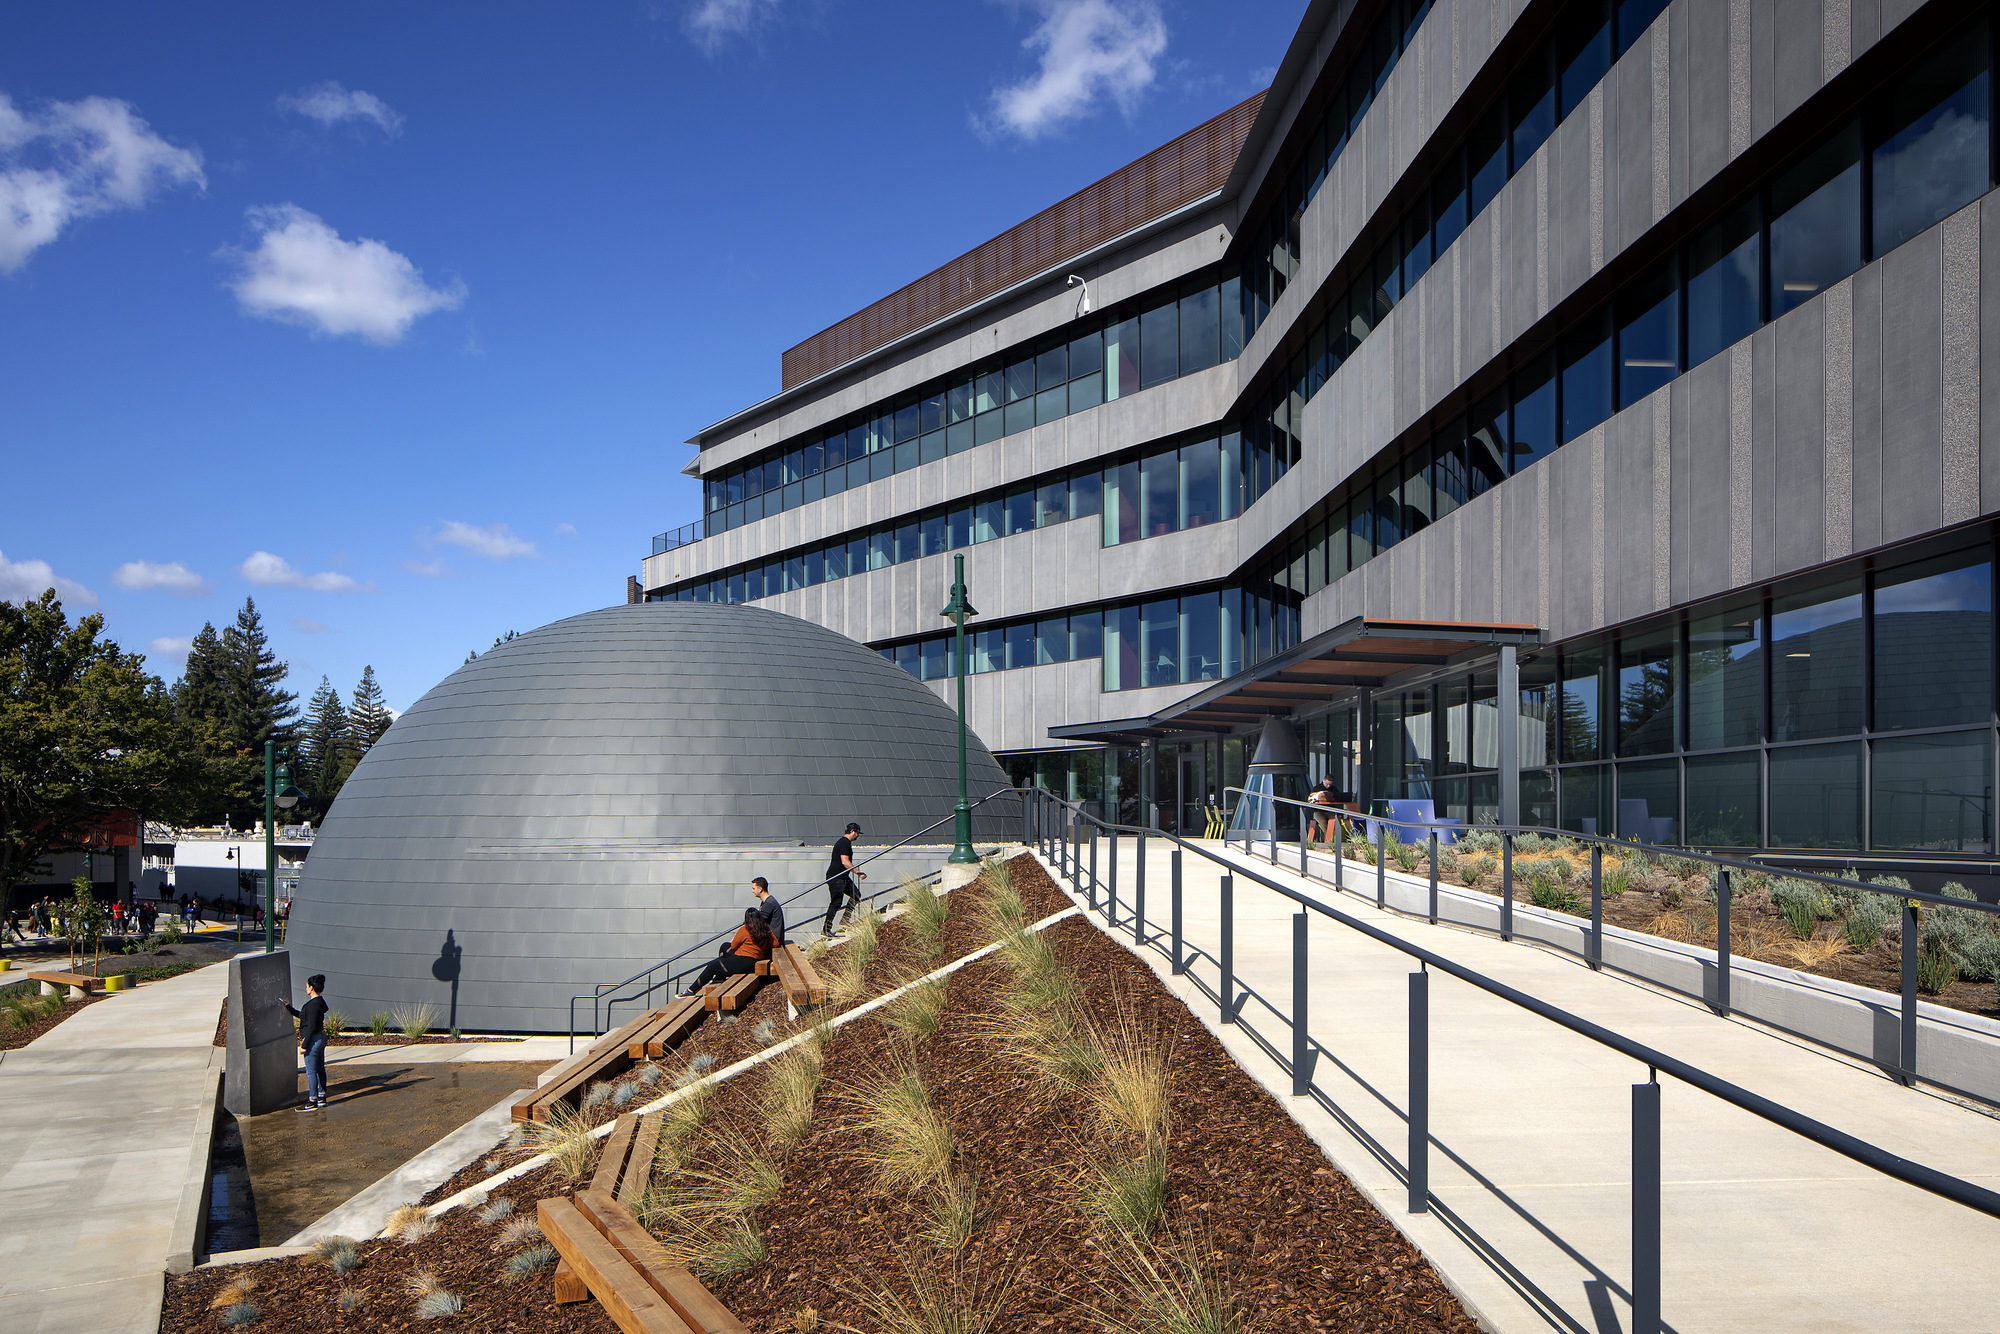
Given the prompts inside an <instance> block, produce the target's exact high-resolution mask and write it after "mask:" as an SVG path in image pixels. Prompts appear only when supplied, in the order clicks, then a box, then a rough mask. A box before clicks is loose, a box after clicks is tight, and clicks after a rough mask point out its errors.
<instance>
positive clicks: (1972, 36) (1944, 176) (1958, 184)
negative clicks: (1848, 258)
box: [1869, 20, 1992, 255]
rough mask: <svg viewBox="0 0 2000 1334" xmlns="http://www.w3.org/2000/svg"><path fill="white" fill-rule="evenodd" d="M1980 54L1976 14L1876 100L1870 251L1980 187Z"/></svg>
mask: <svg viewBox="0 0 2000 1334" xmlns="http://www.w3.org/2000/svg"><path fill="white" fill-rule="evenodd" d="M1986 59H1987V56H1986V23H1985V21H1984V20H1982V21H1980V22H1979V23H1976V24H1974V25H1973V26H1972V27H1971V28H1969V29H1967V30H1966V32H1965V33H1964V34H1963V35H1962V36H1960V37H1958V38H1957V39H1955V40H1954V41H1952V42H1951V43H1950V44H1949V45H1948V46H1947V47H1946V48H1945V49H1944V50H1943V51H1941V52H1939V53H1938V54H1937V55H1935V56H1933V57H1932V58H1931V59H1930V60H1928V61H1927V62H1925V64H1924V65H1923V66H1922V67H1921V68H1919V69H1918V70H1916V71H1915V72H1914V73H1912V74H1910V75H1909V76H1908V77H1906V78H1904V79H1903V80H1902V81H1901V82H1900V83H1898V84H1897V85H1896V87H1895V88H1894V89H1892V90H1891V91H1890V92H1889V93H1888V94H1887V95H1886V96H1885V97H1884V98H1883V99H1882V101H1881V105H1880V109H1879V110H1878V112H1877V113H1876V116H1875V121H1874V126H1873V132H1872V133H1871V134H1870V135H1869V147H1870V150H1871V156H1872V157H1873V159H1874V162H1873V169H1874V189H1873V195H1874V201H1875V253H1876V254H1878V255H1885V254H1887V253H1888V252H1889V251H1891V250H1893V249H1895V248H1896V247H1897V246H1899V245H1901V244H1902V243H1903V242H1905V241H1907V240H1909V239H1910V238H1911V237H1913V236H1915V235H1916V234H1917V233H1918V232H1921V231H1923V230H1924V229H1925V228H1926V227H1929V226H1930V225H1931V224H1932V223H1935V222H1941V221H1943V220H1944V218H1946V217H1947V216H1949V215H1950V214H1952V213H1955V212H1957V211H1958V210H1959V209H1960V208H1962V207H1963V206H1965V205H1966V204H1969V203H1971V202H1972V201H1973V200H1974V199H1977V198H1978V197H1979V196H1980V195H1983V194H1985V193H1986V189H1987V183H1988V173H1989V172H1990V171H1991V169H1992V168H1991V165H1990V164H1989V162H1988V161H1987V154H1988V151H1989V150H1988V148H1987V136H1988V134H1989V132H1990V126H1989V125H1988V123H1987V117H1988V110H1987V105H1986V80H1987V77H1988V74H1987V69H1986Z"/></svg>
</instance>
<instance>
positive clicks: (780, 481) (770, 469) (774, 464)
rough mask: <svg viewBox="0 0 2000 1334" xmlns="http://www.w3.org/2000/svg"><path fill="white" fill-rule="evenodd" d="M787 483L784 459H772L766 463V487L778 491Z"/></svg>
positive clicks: (768, 489) (767, 489)
mask: <svg viewBox="0 0 2000 1334" xmlns="http://www.w3.org/2000/svg"><path fill="white" fill-rule="evenodd" d="M784 484H785V465H784V463H783V461H782V460H779V459H772V460H770V461H769V462H768V463H766V464H765V465H764V489H765V490H766V491H776V490H777V489H778V488H779V487H781V486H783V485H784Z"/></svg>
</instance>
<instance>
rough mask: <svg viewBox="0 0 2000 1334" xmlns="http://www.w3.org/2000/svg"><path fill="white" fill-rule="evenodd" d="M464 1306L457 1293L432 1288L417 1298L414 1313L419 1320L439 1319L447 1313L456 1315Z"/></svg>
mask: <svg viewBox="0 0 2000 1334" xmlns="http://www.w3.org/2000/svg"><path fill="white" fill-rule="evenodd" d="M464 1307H465V1302H464V1300H463V1299H461V1298H460V1297H459V1295H458V1294H457V1293H455V1292H451V1291H448V1290H447V1289H444V1288H432V1289H431V1290H430V1291H429V1292H427V1293H425V1294H424V1295H423V1296H421V1297H419V1298H417V1307H416V1311H415V1315H416V1317H417V1319H419V1320H440V1319H442V1318H444V1317H445V1316H448V1315H457V1314H458V1313H459V1312H460V1311H461V1310H463V1309H464Z"/></svg>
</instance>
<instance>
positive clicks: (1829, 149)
mask: <svg viewBox="0 0 2000 1334" xmlns="http://www.w3.org/2000/svg"><path fill="white" fill-rule="evenodd" d="M1861 258H1862V256H1861V122H1860V121H1858V120H1856V121H1853V122H1851V123H1849V125H1848V126H1847V128H1845V129H1843V130H1841V131H1840V132H1839V133H1838V134H1836V135H1834V136H1833V137H1832V138H1831V139H1829V140H1827V141H1826V142H1825V143H1824V144H1821V145H1820V146H1819V147H1818V148H1816V149H1814V150H1813V152H1812V153H1811V154H1810V155H1809V156H1808V157H1807V158H1806V159H1805V161H1803V162H1801V163H1799V164H1798V165H1797V166H1796V167H1793V168H1792V169H1791V170H1790V171H1788V172H1786V173H1785V174H1784V175H1782V176H1780V177H1779V178H1778V180H1777V183H1776V184H1774V185H1773V186H1772V187H1771V318H1772V319H1776V318H1777V317H1778V316H1780V315H1783V314H1784V313H1785V312H1786V311H1788V310H1792V309H1795V308H1796V307H1798V306H1802V305H1804V304H1805V303H1806V302H1808V301H1810V300H1812V299H1813V298H1814V297H1815V296H1817V295H1819V294H1820V293H1821V292H1824V291H1825V290H1826V289H1827V288H1829V287H1831V286H1833V285H1834V284H1835V283H1837V282H1839V281H1840V280H1841V279H1842V278H1845V277H1846V276H1847V275H1848V274H1850V273H1852V272H1854V271H1855V270H1856V269H1858V268H1860V267H1861Z"/></svg>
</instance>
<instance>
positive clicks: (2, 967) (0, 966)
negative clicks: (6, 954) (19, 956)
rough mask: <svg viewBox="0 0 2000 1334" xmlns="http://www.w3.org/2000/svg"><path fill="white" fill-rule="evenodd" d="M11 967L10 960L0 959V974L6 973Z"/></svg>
mask: <svg viewBox="0 0 2000 1334" xmlns="http://www.w3.org/2000/svg"><path fill="white" fill-rule="evenodd" d="M13 966H14V961H13V960H12V959H0V973H4V972H6V971H7V970H8V969H10V968H12V967H13Z"/></svg>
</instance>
